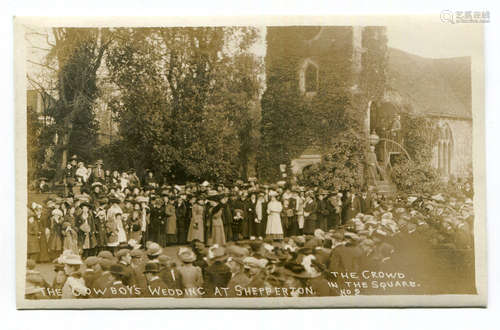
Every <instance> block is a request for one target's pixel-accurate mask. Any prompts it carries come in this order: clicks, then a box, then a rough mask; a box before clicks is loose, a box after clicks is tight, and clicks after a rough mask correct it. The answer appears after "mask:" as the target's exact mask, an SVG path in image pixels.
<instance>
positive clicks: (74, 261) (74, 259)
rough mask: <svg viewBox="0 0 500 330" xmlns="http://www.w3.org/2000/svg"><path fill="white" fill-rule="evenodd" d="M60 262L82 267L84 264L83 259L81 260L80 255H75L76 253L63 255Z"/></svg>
mask: <svg viewBox="0 0 500 330" xmlns="http://www.w3.org/2000/svg"><path fill="white" fill-rule="evenodd" d="M59 261H60V263H61V264H66V265H81V264H82V258H80V256H79V255H77V254H74V253H68V254H63V255H61V258H59Z"/></svg>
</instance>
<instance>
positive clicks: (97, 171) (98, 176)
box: [90, 159, 104, 183]
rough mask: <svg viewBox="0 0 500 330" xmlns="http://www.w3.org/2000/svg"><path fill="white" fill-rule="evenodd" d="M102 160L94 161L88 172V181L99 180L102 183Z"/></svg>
mask: <svg viewBox="0 0 500 330" xmlns="http://www.w3.org/2000/svg"><path fill="white" fill-rule="evenodd" d="M102 165H103V162H102V159H99V160H98V161H97V162H96V163H95V167H94V168H93V169H92V172H91V174H90V182H91V183H94V182H100V183H104V169H103V168H102Z"/></svg>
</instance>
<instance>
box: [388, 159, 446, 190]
mask: <svg viewBox="0 0 500 330" xmlns="http://www.w3.org/2000/svg"><path fill="white" fill-rule="evenodd" d="M391 178H392V181H393V182H394V184H395V185H396V187H397V188H398V190H400V191H402V192H406V193H423V194H435V193H436V192H438V191H440V190H442V189H443V182H442V181H441V179H440V175H439V172H438V170H437V169H435V168H433V167H432V166H431V165H430V164H428V163H416V162H412V161H404V162H401V163H399V164H396V165H395V166H393V167H392V172H391Z"/></svg>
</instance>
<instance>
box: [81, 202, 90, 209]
mask: <svg viewBox="0 0 500 330" xmlns="http://www.w3.org/2000/svg"><path fill="white" fill-rule="evenodd" d="M84 206H86V207H88V208H89V209H91V208H92V205H90V203H88V202H82V203H80V207H84Z"/></svg>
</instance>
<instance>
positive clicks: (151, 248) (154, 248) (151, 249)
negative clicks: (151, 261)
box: [146, 242, 161, 256]
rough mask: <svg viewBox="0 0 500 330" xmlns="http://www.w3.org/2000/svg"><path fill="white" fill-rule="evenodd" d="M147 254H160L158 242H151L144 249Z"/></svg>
mask: <svg viewBox="0 0 500 330" xmlns="http://www.w3.org/2000/svg"><path fill="white" fill-rule="evenodd" d="M146 254H147V255H148V256H159V255H160V254H161V247H160V245H159V244H158V243H154V242H153V243H151V244H149V245H148V248H147V250H146Z"/></svg>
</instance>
